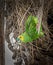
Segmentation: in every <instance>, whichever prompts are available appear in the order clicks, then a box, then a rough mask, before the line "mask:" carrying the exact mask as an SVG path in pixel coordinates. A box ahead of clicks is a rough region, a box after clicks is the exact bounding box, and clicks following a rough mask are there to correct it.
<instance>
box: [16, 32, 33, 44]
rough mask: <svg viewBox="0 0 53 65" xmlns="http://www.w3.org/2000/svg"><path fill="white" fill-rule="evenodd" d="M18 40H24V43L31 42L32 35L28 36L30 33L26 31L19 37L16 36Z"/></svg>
mask: <svg viewBox="0 0 53 65" xmlns="http://www.w3.org/2000/svg"><path fill="white" fill-rule="evenodd" d="M16 40H17V41H20V42H24V43H27V42H31V41H32V39H31V38H30V36H28V34H27V33H26V32H24V33H22V34H21V35H19V36H18V37H17V38H16Z"/></svg>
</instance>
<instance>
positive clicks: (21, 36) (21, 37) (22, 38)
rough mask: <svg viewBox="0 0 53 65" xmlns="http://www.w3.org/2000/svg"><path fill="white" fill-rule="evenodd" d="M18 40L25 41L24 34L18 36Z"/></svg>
mask: <svg viewBox="0 0 53 65" xmlns="http://www.w3.org/2000/svg"><path fill="white" fill-rule="evenodd" d="M16 40H17V41H20V42H23V41H24V36H23V35H19V36H18V37H17V38H16Z"/></svg>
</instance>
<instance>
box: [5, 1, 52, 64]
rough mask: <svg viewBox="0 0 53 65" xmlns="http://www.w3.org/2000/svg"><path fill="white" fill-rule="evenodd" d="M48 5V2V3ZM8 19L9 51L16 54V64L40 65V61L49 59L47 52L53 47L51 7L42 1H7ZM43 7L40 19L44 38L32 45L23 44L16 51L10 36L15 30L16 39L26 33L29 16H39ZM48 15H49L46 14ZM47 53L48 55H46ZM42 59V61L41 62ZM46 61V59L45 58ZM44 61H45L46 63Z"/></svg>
mask: <svg viewBox="0 0 53 65" xmlns="http://www.w3.org/2000/svg"><path fill="white" fill-rule="evenodd" d="M46 2H47V3H48V1H46ZM6 4H7V10H6V11H7V17H6V21H7V22H6V40H7V42H8V43H9V44H8V47H9V49H10V50H11V51H12V52H13V53H14V55H13V57H12V58H13V59H15V60H16V62H15V64H17V65H22V64H23V65H31V64H39V63H40V62H39V63H38V61H42V60H43V58H44V57H46V59H47V57H48V54H47V51H49V49H50V47H51V45H52V37H53V34H52V32H51V31H52V29H53V28H52V27H53V26H52V25H51V26H48V24H47V16H48V11H49V9H47V8H48V7H49V6H50V4H49V3H48V4H49V5H46V3H45V1H44V2H42V1H41V0H38V1H35V0H29V1H28V0H22V1H21V0H15V1H13V0H12V1H7V2H6ZM41 6H43V9H42V12H43V14H42V19H41V16H40V17H39V19H41V21H42V27H43V32H44V37H42V38H39V39H37V40H35V41H33V42H32V43H30V42H29V43H27V44H22V45H20V49H19V50H17V49H14V50H13V47H12V45H11V43H10V42H9V34H10V33H11V32H12V30H13V29H14V31H13V32H14V37H15V38H16V37H17V36H18V35H20V34H21V33H22V32H24V31H25V21H26V19H27V17H28V16H29V15H34V16H37V15H38V12H39V9H40V8H41ZM46 13H47V14H46ZM40 14H41V13H40ZM44 52H45V53H46V55H45V54H44ZM40 59H42V60H40ZM44 60H45V58H44ZM44 60H43V61H44Z"/></svg>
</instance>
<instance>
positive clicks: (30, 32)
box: [21, 16, 44, 43]
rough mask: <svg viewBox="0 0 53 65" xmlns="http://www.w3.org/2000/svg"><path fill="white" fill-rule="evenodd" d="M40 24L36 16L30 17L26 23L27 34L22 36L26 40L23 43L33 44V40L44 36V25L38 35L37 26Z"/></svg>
mask: <svg viewBox="0 0 53 65" xmlns="http://www.w3.org/2000/svg"><path fill="white" fill-rule="evenodd" d="M37 24H38V18H37V17H35V16H29V17H28V19H27V21H26V23H25V32H24V33H22V34H21V35H22V36H23V37H24V40H23V41H22V42H24V43H27V42H32V41H33V40H36V39H37V38H39V37H41V36H43V35H44V34H43V32H42V25H40V31H39V33H38V31H37V29H36V25H37Z"/></svg>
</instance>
